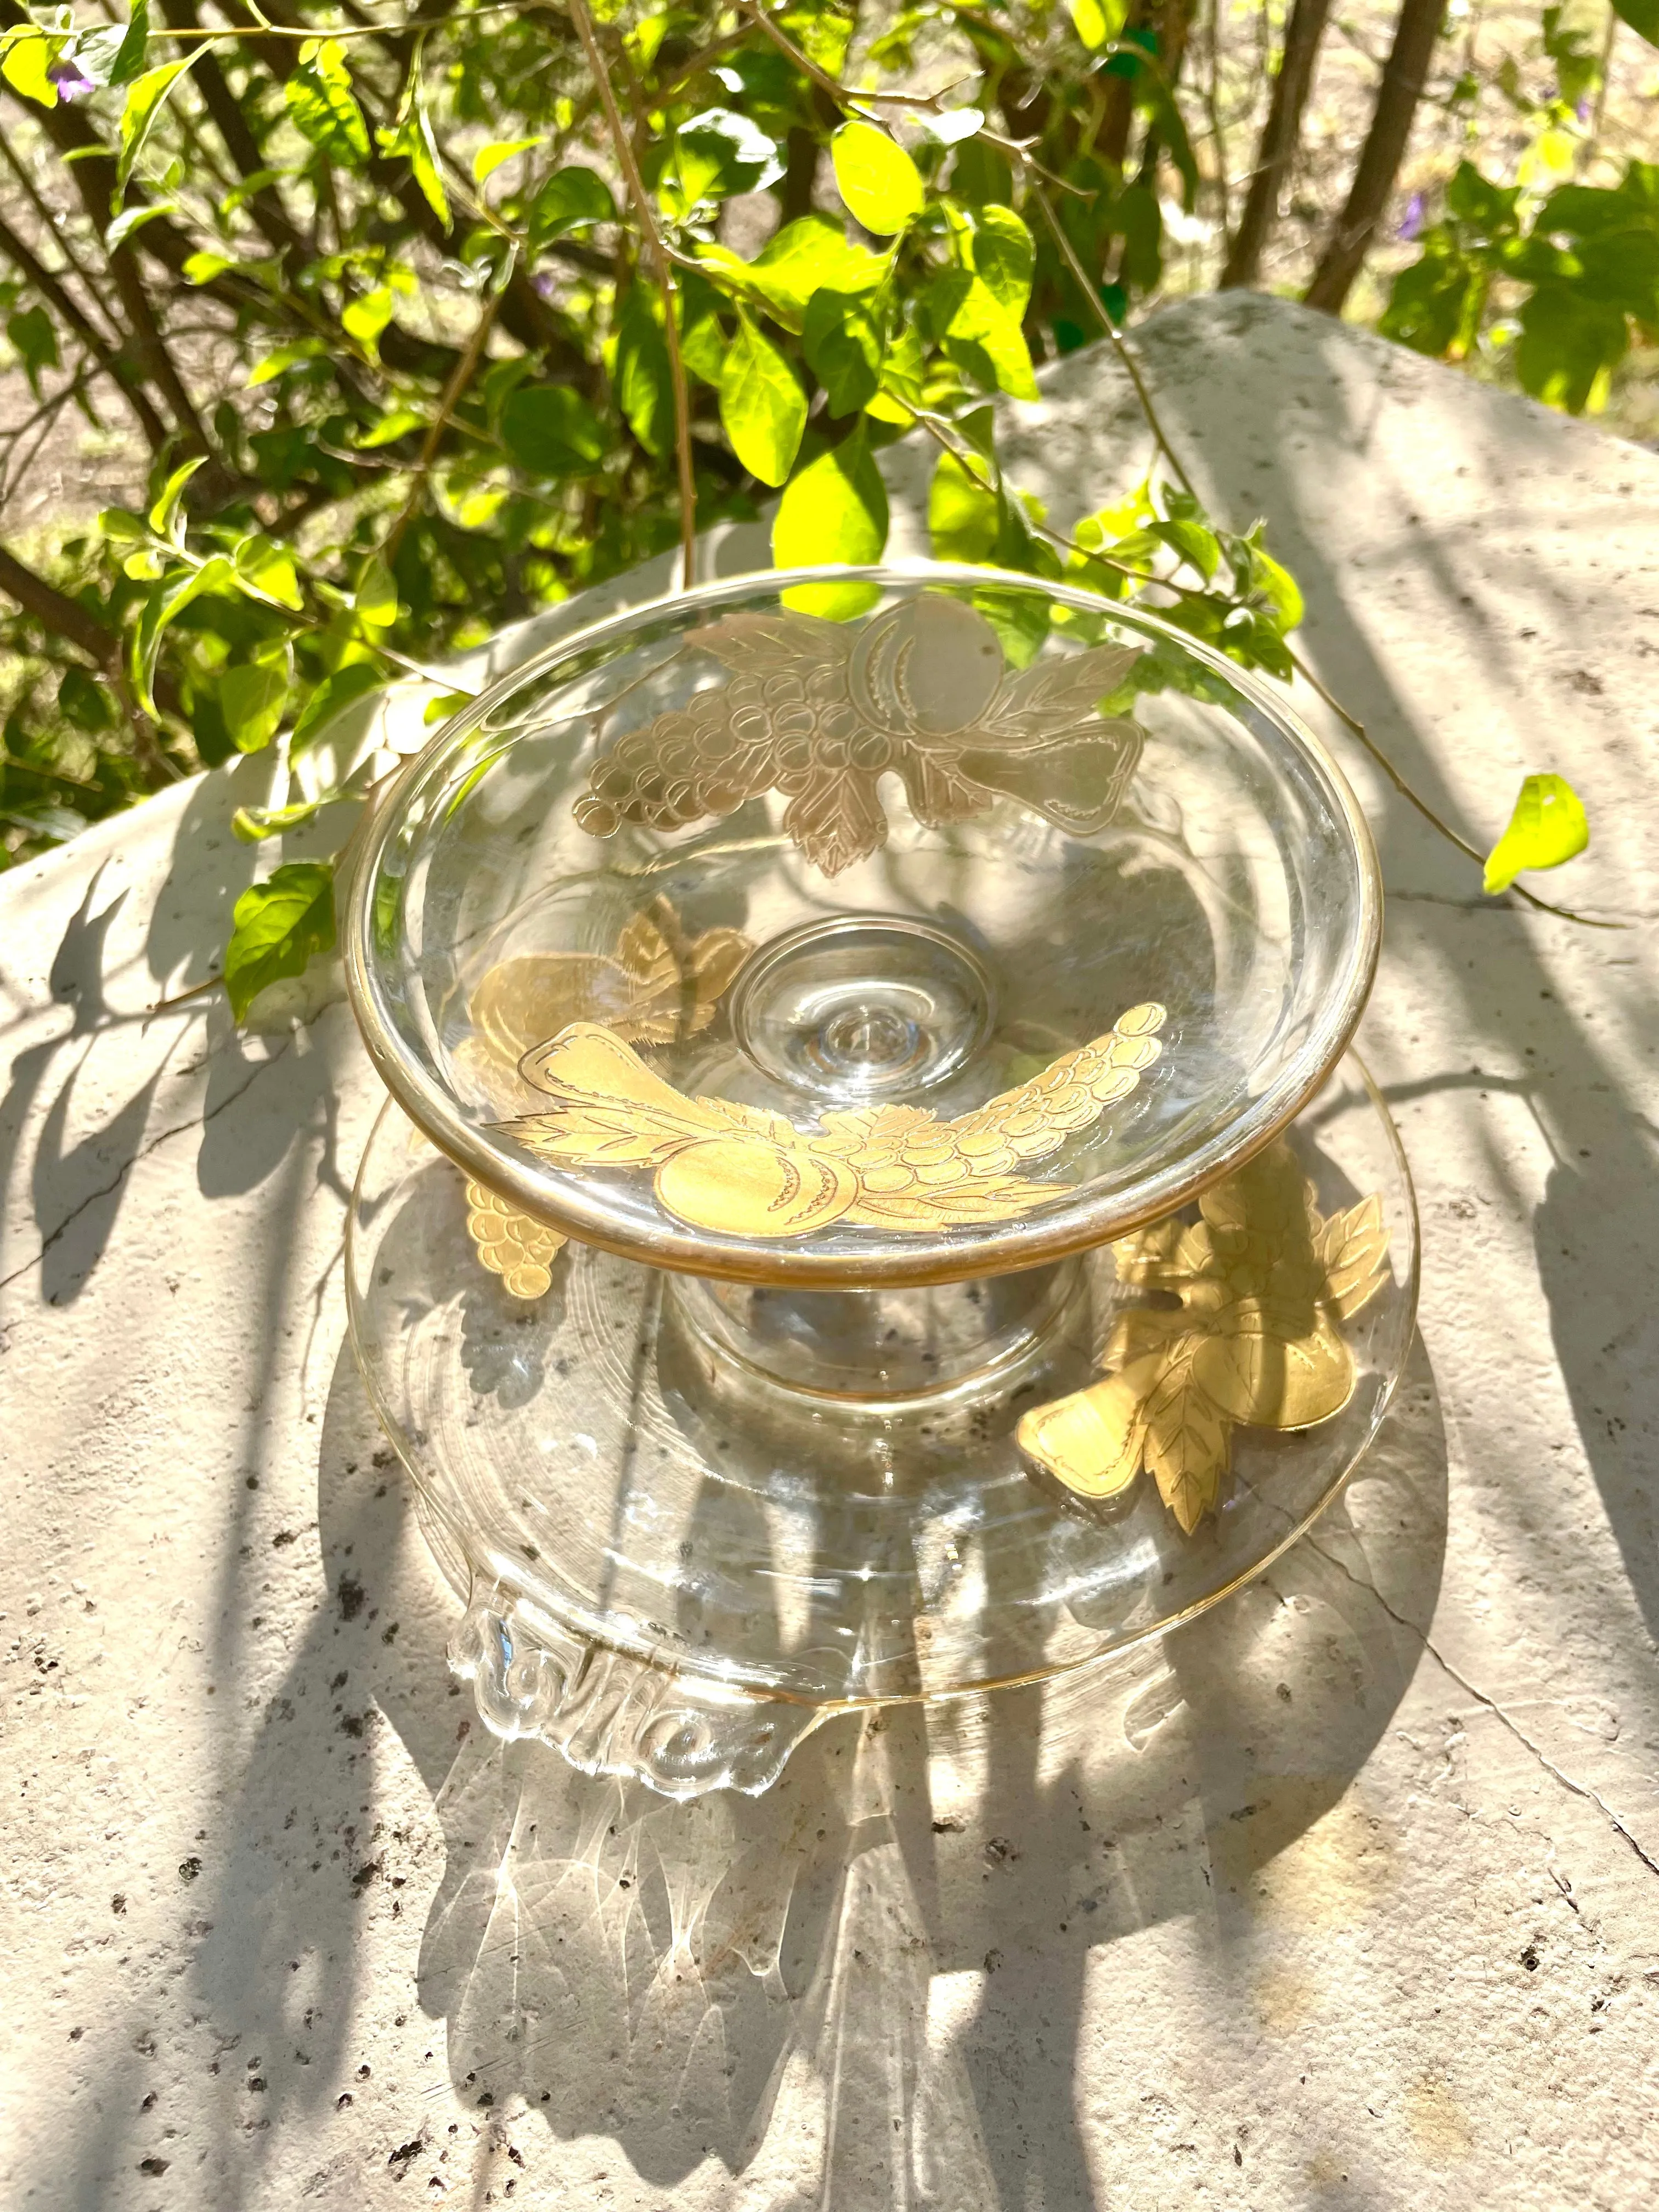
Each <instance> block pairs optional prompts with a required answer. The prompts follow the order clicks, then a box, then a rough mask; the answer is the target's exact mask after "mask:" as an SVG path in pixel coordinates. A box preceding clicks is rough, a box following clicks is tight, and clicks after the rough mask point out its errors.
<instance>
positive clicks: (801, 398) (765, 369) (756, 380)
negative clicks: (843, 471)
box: [720, 309, 806, 484]
mask: <svg viewBox="0 0 1659 2212" xmlns="http://www.w3.org/2000/svg"><path fill="white" fill-rule="evenodd" d="M720 423H721V426H722V428H724V430H725V432H726V436H727V438H728V439H729V440H730V441H731V445H732V452H733V453H735V454H736V455H737V457H738V459H739V460H740V461H741V462H742V463H743V465H744V468H746V469H747V470H748V471H749V472H750V475H751V476H756V477H759V478H760V480H761V482H762V483H766V484H781V483H782V482H783V480H784V478H785V477H787V475H788V473H789V471H790V468H791V466H792V465H793V461H794V459H795V455H796V454H797V453H799V450H800V438H801V432H802V431H803V430H804V429H805V428H806V394H805V392H803V391H802V390H801V388H800V386H799V382H798V381H797V380H796V377H795V374H794V371H793V369H792V368H790V366H789V364H788V362H787V361H786V360H785V359H784V357H783V356H782V355H781V353H780V352H779V351H778V349H777V348H776V347H775V345H772V344H770V343H769V342H768V341H767V340H766V339H765V338H764V337H762V336H761V333H760V332H759V331H757V329H756V327H755V325H754V324H753V323H752V322H751V321H750V319H749V317H748V316H747V315H746V314H744V313H743V312H742V310H741V309H739V310H738V334H737V336H736V337H735V338H733V339H732V343H731V344H730V346H729V347H728V349H727V350H726V366H725V368H723V370H722V371H721V373H720Z"/></svg>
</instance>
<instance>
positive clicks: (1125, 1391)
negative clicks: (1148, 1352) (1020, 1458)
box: [1019, 1359, 1162, 1498]
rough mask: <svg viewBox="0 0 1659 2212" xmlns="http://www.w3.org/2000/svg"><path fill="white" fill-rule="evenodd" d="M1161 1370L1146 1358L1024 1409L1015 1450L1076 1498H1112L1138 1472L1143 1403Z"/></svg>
mask: <svg viewBox="0 0 1659 2212" xmlns="http://www.w3.org/2000/svg"><path fill="white" fill-rule="evenodd" d="M1161 1370H1162V1362H1161V1361H1159V1360H1158V1359H1149V1360H1145V1361H1142V1362H1140V1363H1139V1364H1136V1365H1132V1366H1129V1367H1126V1368H1125V1369H1124V1370H1122V1372H1121V1373H1120V1374H1116V1375H1109V1376H1107V1377H1106V1378H1105V1380H1104V1381H1103V1382H1100V1383H1091V1384H1090V1386H1089V1388H1088V1389H1086V1390H1074V1391H1073V1393H1072V1395H1071V1396H1070V1397H1068V1398H1057V1399H1055V1400H1054V1402H1053V1403H1052V1404H1050V1405H1047V1406H1040V1407H1037V1409H1036V1412H1035V1413H1028V1414H1027V1415H1026V1416H1025V1418H1024V1420H1023V1421H1022V1422H1021V1423H1020V1426H1019V1443H1020V1449H1022V1450H1023V1451H1024V1452H1026V1453H1028V1454H1029V1455H1030V1457H1031V1458H1033V1459H1035V1460H1036V1461H1038V1462H1041V1464H1042V1466H1044V1467H1046V1468H1048V1470H1049V1472H1050V1473H1051V1474H1055V1475H1058V1476H1059V1478H1060V1480H1061V1481H1062V1482H1063V1483H1064V1484H1065V1485H1066V1488H1067V1489H1068V1490H1073V1491H1075V1492H1077V1494H1078V1495H1079V1497H1080V1498H1115V1497H1116V1496H1118V1495H1119V1494H1120V1493H1121V1492H1123V1491H1125V1490H1127V1488H1128V1486H1129V1485H1130V1484H1131V1483H1132V1482H1133V1480H1134V1479H1135V1477H1136V1475H1138V1474H1139V1472H1140V1462H1141V1455H1142V1452H1143V1450H1144V1449H1145V1445H1146V1403H1147V1400H1148V1398H1149V1397H1150V1396H1151V1395H1152V1388H1153V1385H1154V1384H1155V1383H1156V1382H1157V1380H1158V1375H1159V1373H1160V1372H1161Z"/></svg>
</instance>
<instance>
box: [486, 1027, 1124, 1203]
mask: <svg viewBox="0 0 1659 2212" xmlns="http://www.w3.org/2000/svg"><path fill="white" fill-rule="evenodd" d="M1165 1018H1166V1017H1165V1013H1164V1008H1163V1007H1162V1006H1155V1005H1152V1004H1148V1005H1145V1006H1132V1007H1131V1008H1130V1010H1129V1012H1127V1013H1126V1014H1124V1015H1123V1016H1121V1018H1120V1019H1119V1020H1118V1022H1117V1023H1116V1024H1115V1026H1114V1027H1113V1028H1112V1029H1111V1030H1109V1031H1108V1032H1107V1033H1106V1035H1105V1036H1101V1037H1097V1038H1096V1039H1095V1040H1094V1042H1092V1043H1091V1044H1086V1045H1083V1046H1081V1047H1079V1049H1078V1050H1076V1051H1075V1052H1069V1053H1066V1054H1064V1055H1063V1056H1062V1057H1061V1058H1060V1059H1059V1060H1055V1061H1054V1063H1053V1064H1052V1065H1051V1066H1048V1067H1046V1068H1044V1069H1043V1071H1042V1073H1041V1074H1039V1075H1036V1076H1033V1077H1032V1078H1031V1079H1030V1081H1029V1082H1027V1083H1022V1084H1021V1085H1019V1086H1018V1088H1017V1089H1015V1090H1012V1091H1003V1092H1002V1093H1001V1094H1000V1096H999V1097H995V1098H993V1099H991V1100H989V1101H988V1102H987V1103H986V1104H985V1105H983V1106H980V1107H976V1108H975V1109H974V1111H973V1112H972V1113H969V1114H961V1115H957V1117H956V1119H955V1120H954V1121H941V1120H940V1119H939V1116H938V1115H935V1114H929V1113H927V1112H925V1111H924V1110H923V1109H921V1108H919V1107H915V1106H872V1107H857V1108H853V1109H845V1110H839V1111H835V1112H830V1113H826V1114H825V1115H823V1116H822V1117H821V1119H820V1121H819V1122H818V1125H817V1127H816V1128H811V1129H799V1128H797V1127H795V1126H794V1124H793V1122H791V1121H787V1120H785V1118H784V1117H783V1116H782V1115H780V1114H771V1113H767V1112H765V1111H763V1109H760V1108H759V1107H754V1106H744V1105H738V1104H734V1103H732V1101H730V1100H728V1099H722V1098H692V1097H687V1096H686V1095H685V1093H684V1092H683V1091H677V1090H675V1088H674V1087H673V1085H671V1084H669V1083H665V1081H664V1080H663V1079H662V1078H661V1077H660V1076H659V1075H657V1074H654V1073H653V1072H652V1070H651V1069H650V1068H648V1067H647V1066H646V1065H645V1063H644V1061H643V1060H641V1059H640V1057H639V1055H638V1054H637V1053H635V1052H632V1051H630V1050H629V1048H628V1046H626V1045H625V1044H624V1043H623V1042H622V1040H621V1039H620V1038H619V1037H617V1036H613V1035H612V1034H611V1031H609V1030H605V1029H601V1028H599V1027H598V1026H597V1025H596V1024H592V1023H588V1022H573V1023H572V1024H570V1025H569V1027H568V1028H567V1029H565V1030H562V1031H561V1032H560V1034H559V1035H558V1036H556V1037H553V1038H551V1039H550V1041H549V1042H547V1043H546V1044H544V1045H539V1046H538V1047H537V1048H536V1049H535V1050H534V1051H533V1052H530V1053H526V1055H525V1057H524V1059H523V1060H521V1061H520V1071H519V1072H520V1074H521V1075H522V1076H523V1078H524V1079H525V1081H526V1083H528V1084H531V1085H533V1086H534V1087H535V1088H536V1089H538V1090H539V1091H544V1092H546V1093H547V1094H548V1096H549V1097H551V1098H552V1099H553V1100H555V1101H556V1103H555V1105H554V1106H553V1107H552V1108H551V1109H549V1110H547V1111H545V1112H542V1113H536V1114H527V1115H521V1116H520V1117H519V1118H518V1119H517V1120H514V1121H506V1122H503V1123H501V1124H500V1125H499V1126H500V1130H501V1134H502V1135H504V1136H507V1137H511V1138H512V1139H514V1141H515V1142H517V1143H519V1144H520V1145H522V1146H524V1147H525V1149H526V1151H527V1152H533V1153H534V1154H535V1155H536V1157H537V1158H538V1159H544V1160H547V1161H550V1162H551V1163H552V1164H555V1165H556V1166H560V1167H583V1168H632V1167H648V1168H650V1169H652V1170H653V1171H654V1189H655V1194H656V1197H657V1200H658V1203H659V1205H660V1206H662V1208H663V1210H664V1212H666V1213H669V1214H671V1215H672V1216H673V1218H675V1219H676V1220H678V1221H683V1222H684V1223H685V1224H686V1225H688V1227H690V1228H695V1229H705V1230H713V1231H716V1232H718V1233H719V1234H721V1235H724V1236H728V1237H762V1238H765V1239H768V1240H771V1239H774V1238H780V1237H804V1236H808V1235H810V1234H811V1233H813V1232H814V1231H818V1230H821V1229H825V1228H828V1227H829V1226H830V1225H833V1224H836V1223H844V1224H845V1225H848V1227H854V1226H856V1227H860V1228H874V1229H886V1230H894V1231H913V1232H921V1231H930V1230H939V1229H944V1228H949V1227H953V1226H960V1225H965V1224H970V1223H987V1222H997V1221H1011V1220H1014V1219H1017V1218H1018V1217H1019V1216H1021V1215H1022V1214H1024V1213H1027V1212H1030V1210H1031V1209H1032V1208H1033V1207H1034V1206H1038V1205H1040V1204H1042V1203H1043V1202H1044V1201H1045V1200H1048V1199H1051V1198H1053V1197H1054V1195H1055V1194H1056V1192H1057V1191H1058V1190H1060V1189H1063V1188H1065V1186H1063V1185H1055V1184H1053V1183H1043V1182H1036V1181H1034V1180H1033V1179H1032V1178H1031V1177H1030V1176H1028V1175H1024V1174H1022V1173H1020V1172H1019V1170H1022V1169H1024V1168H1025V1167H1028V1166H1030V1165H1032V1164H1035V1163H1036V1161H1039V1160H1042V1159H1046V1158H1049V1157H1051V1156H1052V1155H1053V1154H1054V1153H1055V1152H1058V1151H1060V1148H1061V1146H1063V1145H1065V1143H1066V1140H1067V1139H1069V1138H1071V1137H1073V1136H1075V1135H1077V1134H1078V1133H1080V1132H1081V1131H1082V1130H1084V1129H1086V1128H1088V1127H1090V1126H1091V1124H1093V1123H1094V1122H1096V1121H1098V1120H1099V1119H1100V1116H1101V1115H1103V1113H1104V1112H1105V1111H1106V1109H1108V1108H1109V1106H1112V1105H1115V1104H1116V1103H1118V1102H1119V1101H1120V1100H1121V1099H1124V1098H1127V1097H1128V1095H1129V1093H1130V1092H1131V1091H1133V1090H1134V1089H1135V1088H1136V1087H1137V1085H1139V1082H1140V1080H1141V1078H1142V1076H1143V1074H1144V1073H1145V1072H1146V1069H1148V1068H1149V1067H1151V1066H1152V1064H1153V1062H1154V1061H1155V1060H1157V1059H1158V1056H1159V1054H1160V1053H1161V1052H1162V1050H1163V1046H1162V1043H1161V1042H1160V1040H1159V1036H1158V1031H1159V1030H1161V1029H1162V1028H1163V1026H1164V1021H1165Z"/></svg>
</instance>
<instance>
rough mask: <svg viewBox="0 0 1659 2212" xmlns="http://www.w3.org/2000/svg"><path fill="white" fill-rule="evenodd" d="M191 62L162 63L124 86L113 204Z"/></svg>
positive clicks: (203, 51)
mask: <svg viewBox="0 0 1659 2212" xmlns="http://www.w3.org/2000/svg"><path fill="white" fill-rule="evenodd" d="M205 52H207V48H206V47H205V46H198V47H197V53H205ZM195 59H196V55H195V54H192V55H191V57H190V58H189V60H187V61H182V62H163V63H162V64H161V68H160V69H153V70H145V71H144V74H143V76H140V77H135V78H134V79H133V81H132V82H131V84H130V85H129V86H128V88H127V98H126V105H125V107H123V109H122V110H121V150H120V153H119V155H118V156H117V159H116V163H115V197H116V199H117V201H118V200H119V198H120V197H121V194H122V192H123V191H125V189H126V181H127V179H128V178H129V177H130V176H131V174H132V165H133V163H134V162H135V161H137V159H138V156H139V155H141V154H142V153H143V150H144V145H145V142H146V141H147V140H148V138H149V134H150V132H151V131H153V130H154V129H155V123H156V118H158V117H159V116H160V114H161V110H162V108H163V106H165V105H166V103H167V95H168V94H170V93H171V92H172V90H173V86H174V85H175V84H177V82H179V78H180V77H181V76H183V75H184V73H185V70H187V69H188V68H189V67H190V66H191V62H193V61H194V60H195ZM55 96H56V91H55V88H54V97H55Z"/></svg>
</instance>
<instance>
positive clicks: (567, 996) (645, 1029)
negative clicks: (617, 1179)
mask: <svg viewBox="0 0 1659 2212" xmlns="http://www.w3.org/2000/svg"><path fill="white" fill-rule="evenodd" d="M753 950H754V947H753V945H751V944H750V940H749V939H747V938H746V937H744V935H743V934H742V933H741V932H740V931H738V930H735V929H706V930H704V931H703V932H702V933H701V935H699V936H696V937H690V938H688V937H687V936H686V935H685V934H684V932H683V931H682V930H681V928H680V921H679V915H678V913H677V912H676V910H675V908H674V907H673V905H672V903H671V901H669V900H668V899H665V898H658V899H653V902H652V903H651V905H650V907H649V908H647V910H646V911H645V912H643V913H641V914H636V915H635V916H634V917H633V919H632V921H629V924H628V926H627V927H626V928H625V929H624V930H623V933H622V934H621V935H620V936H619V937H618V938H617V945H616V950H615V951H614V952H612V953H609V954H605V953H591V952H529V953H520V954H515V955H514V956H513V957H512V958H510V959H507V960H499V961H497V962H496V963H495V966H494V967H493V968H491V969H489V970H488V971H487V972H486V973H485V975H484V976H483V980H482V981H480V982H479V983H478V984H477V987H476V988H475V989H474V990H473V992H472V994H471V999H470V1000H469V1002H468V1008H467V1011H468V1012H469V1014H470V1016H471V1021H472V1025H473V1030H474V1034H473V1036H471V1037H470V1038H468V1039H467V1040H466V1041H465V1043H464V1045H463V1046H462V1048H461V1050H460V1056H461V1057H462V1058H463V1059H464V1060H465V1061H466V1062H467V1064H468V1065H469V1066H470V1071H471V1073H472V1075H473V1077H474V1079H476V1080H477V1082H478V1084H479V1085H480V1087H481V1088H482V1089H483V1091H484V1092H485V1093H486V1095H487V1096H489V1097H493V1098H495V1100H497V1101H498V1102H499V1103H500V1104H501V1106H503V1107H511V1106H516V1105H520V1104H522V1103H525V1097H526V1094H525V1092H524V1090H523V1087H522V1085H520V1081H519V1079H518V1073H517V1071H518V1066H519V1062H520V1060H522V1059H523V1058H524V1056H525V1054H526V1053H527V1052H529V1051H531V1050H532V1048H533V1047H534V1046H536V1045H537V1044H538V1043H540V1042H542V1041H543V1040H544V1038H547V1037H550V1036H554V1035H555V1034H556V1032H557V1031H559V1030H563V1029H567V1028H568V1026H569V1025H570V1024H571V1023H572V1022H574V1021H593V1020H598V1021H603V1022H605V1023H606V1024H609V1026H610V1029H611V1032H612V1034H613V1035H615V1036H619V1037H629V1038H636V1039H637V1040H638V1041H639V1042H641V1043H642V1044H670V1043H672V1042H674V1041H675V1040H676V1039H677V1038H680V1037H689V1036H697V1035H698V1034H699V1033H700V1032H701V1031H702V1030H706V1029H707V1028H708V1024H709V1023H710V1022H711V1021H713V1019H714V1009H715V1008H716V1006H718V1005H719V1004H720V999H721V997H722V996H723V995H724V994H725V993H726V990H727V988H728V987H730V985H731V982H732V978H733V977H734V976H735V975H736V974H737V972H738V969H739V968H741V967H742V965H743V963H744V961H745V960H746V959H747V958H748V957H749V955H750V952H752V951H753ZM468 1048H471V1049H470V1050H469V1049H468ZM466 1194H467V1204H468V1207H469V1211H468V1213H467V1218H466V1225H467V1228H468V1231H470V1233H471V1237H472V1242H473V1243H474V1244H475V1245H476V1246H477V1253H478V1257H479V1259H480V1260H481V1261H483V1264H484V1266H485V1267H488V1268H489V1269H490V1270H491V1272H492V1273H495V1274H497V1275H500V1276H501V1279H502V1281H503V1282H504V1283H505V1284H506V1285H507V1289H508V1290H509V1291H511V1292H512V1294H513V1297H518V1298H538V1297H542V1296H543V1295H544V1293H545V1291H547V1289H548V1286H549V1285H550V1282H551V1281H552V1276H551V1274H550V1273H549V1268H550V1262H551V1261H552V1260H553V1258H554V1255H556V1253H557V1252H558V1250H559V1249H560V1247H561V1246H562V1244H563V1243H565V1242H566V1239H565V1238H564V1237H561V1236H560V1235H559V1234H558V1233H557V1231H555V1230H551V1229H549V1228H547V1227H545V1226H544V1225H543V1224H542V1223H541V1222H539V1221H538V1220H536V1219H535V1218H534V1217H533V1216H532V1215H531V1214H528V1213H523V1212H520V1211H519V1210H518V1209H517V1208H516V1207H513V1206H508V1204H507V1201H506V1200H505V1199H503V1198H501V1197H500V1196H499V1195H498V1194H496V1193H495V1192H494V1191H490V1190H487V1189H486V1188H484V1186H483V1184H482V1183H477V1182H471V1183H469V1184H468V1185H467V1191H466Z"/></svg>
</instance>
